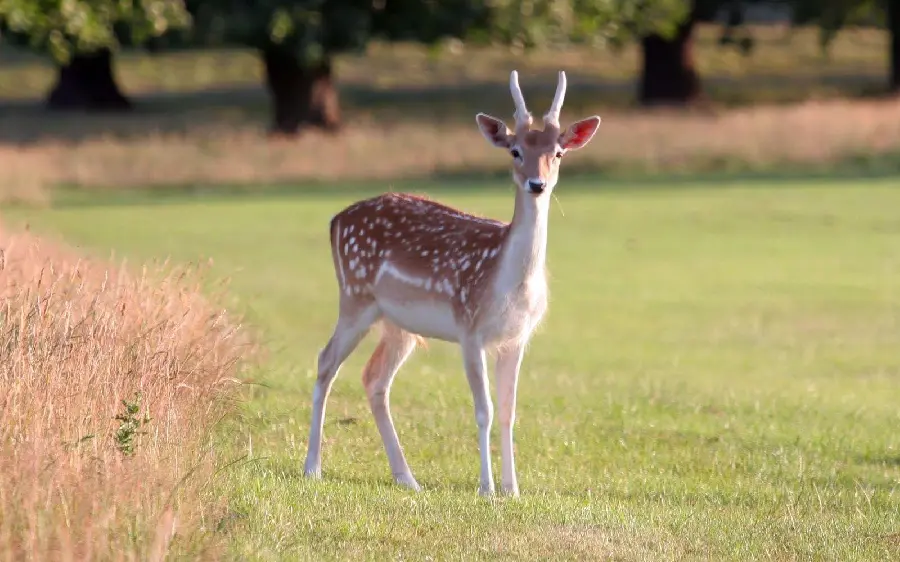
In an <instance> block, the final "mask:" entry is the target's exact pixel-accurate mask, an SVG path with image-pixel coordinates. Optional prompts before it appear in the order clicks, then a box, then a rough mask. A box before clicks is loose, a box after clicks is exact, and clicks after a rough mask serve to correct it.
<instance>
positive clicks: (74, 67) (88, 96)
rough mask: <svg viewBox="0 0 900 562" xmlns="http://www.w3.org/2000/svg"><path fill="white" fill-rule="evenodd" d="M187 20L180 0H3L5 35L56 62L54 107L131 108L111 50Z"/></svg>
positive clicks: (0, 17) (0, 18)
mask: <svg viewBox="0 0 900 562" xmlns="http://www.w3.org/2000/svg"><path fill="white" fill-rule="evenodd" d="M189 23H190V17H189V15H188V13H187V12H186V10H185V9H184V3H183V1H182V0H142V1H141V2H128V1H121V0H41V1H34V0H3V1H0V32H2V33H3V34H4V36H5V37H6V39H7V40H9V41H12V42H13V43H16V44H19V45H25V46H28V47H30V48H32V49H35V50H37V51H40V52H45V53H48V54H49V55H50V56H51V57H52V58H53V60H54V61H55V62H56V63H57V65H58V74H57V80H56V84H55V85H54V86H53V89H52V90H51V91H50V94H49V96H48V98H47V106H48V107H49V108H51V109H86V110H116V109H127V108H129V107H130V106H131V104H130V102H129V101H128V99H127V98H126V97H125V96H124V94H122V92H121V90H120V89H119V87H118V85H117V84H116V81H115V77H114V76H113V72H112V56H113V52H114V51H115V50H116V49H117V48H118V47H119V46H120V45H122V44H129V45H137V44H141V43H142V42H144V41H146V40H148V39H149V38H152V37H156V36H159V35H162V34H163V33H166V32H167V31H169V30H172V29H178V28H184V27H186V26H187V25H188V24H189Z"/></svg>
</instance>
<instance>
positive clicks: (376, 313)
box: [303, 298, 381, 478]
mask: <svg viewBox="0 0 900 562" xmlns="http://www.w3.org/2000/svg"><path fill="white" fill-rule="evenodd" d="M380 316H381V311H380V310H379V309H378V305H376V304H375V301H374V300H373V299H361V298H358V299H349V298H346V299H341V305H340V314H339V317H338V321H337V325H336V326H335V328H334V334H333V335H332V336H331V339H330V340H328V343H327V344H326V345H325V347H324V348H323V349H322V351H321V352H320V353H319V363H318V369H319V372H318V377H317V378H316V386H315V388H314V390H313V399H312V419H311V424H310V429H309V445H308V447H309V448H308V450H307V453H306V464H305V465H304V469H303V472H304V474H305V475H306V476H308V477H312V478H319V477H321V476H322V428H323V426H324V424H325V403H326V402H327V401H328V395H329V393H330V392H331V386H332V384H333V383H334V379H335V378H336V377H337V374H338V371H340V368H341V365H342V364H343V363H344V361H345V360H346V359H347V357H348V356H349V355H350V354H351V353H352V352H353V350H354V349H356V346H358V345H359V342H360V341H362V339H363V338H364V337H365V335H366V334H367V333H368V332H369V329H370V328H371V327H372V324H374V323H375V322H376V321H378V319H379V317H380Z"/></svg>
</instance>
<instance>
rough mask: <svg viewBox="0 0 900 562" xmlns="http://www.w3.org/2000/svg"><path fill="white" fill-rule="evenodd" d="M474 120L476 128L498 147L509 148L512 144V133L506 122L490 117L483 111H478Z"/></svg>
mask: <svg viewBox="0 0 900 562" xmlns="http://www.w3.org/2000/svg"><path fill="white" fill-rule="evenodd" d="M475 122H476V123H478V129H479V130H481V134H482V135H484V138H486V139H487V140H488V142H489V143H491V144H493V145H494V146H496V147H499V148H509V147H510V146H511V144H512V142H511V139H512V135H511V134H510V132H509V128H508V127H507V126H506V123H504V122H503V121H501V120H500V119H497V118H496V117H491V116H490V115H487V114H485V113H479V114H478V115H476V116H475Z"/></svg>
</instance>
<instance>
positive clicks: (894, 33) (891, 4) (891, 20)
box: [887, 0, 900, 94]
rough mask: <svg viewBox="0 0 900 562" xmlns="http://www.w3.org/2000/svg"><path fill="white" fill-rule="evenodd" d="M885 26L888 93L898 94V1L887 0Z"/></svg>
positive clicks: (899, 2)
mask: <svg viewBox="0 0 900 562" xmlns="http://www.w3.org/2000/svg"><path fill="white" fill-rule="evenodd" d="M887 25H888V29H889V30H890V31H891V46H890V61H891V62H890V64H891V81H890V91H891V92H892V93H894V94H900V0H887Z"/></svg>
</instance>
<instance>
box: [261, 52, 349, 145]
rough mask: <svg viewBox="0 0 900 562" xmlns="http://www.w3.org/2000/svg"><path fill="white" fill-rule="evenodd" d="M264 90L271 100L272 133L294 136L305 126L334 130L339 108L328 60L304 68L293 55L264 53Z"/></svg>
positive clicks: (338, 118) (335, 129) (336, 124)
mask: <svg viewBox="0 0 900 562" xmlns="http://www.w3.org/2000/svg"><path fill="white" fill-rule="evenodd" d="M263 62H264V63H265V67H266V87H267V88H268V90H269V94H270V96H271V98H272V114H273V115H272V133H273V134H282V135H289V136H293V135H296V134H297V133H298V132H300V129H301V128H302V127H304V126H308V127H317V128H320V129H324V130H326V131H337V130H338V128H339V126H340V105H339V103H338V95H337V90H336V89H335V87H334V81H333V78H332V72H331V60H330V59H325V60H324V61H322V62H321V63H318V64H316V65H313V66H303V65H302V64H301V63H300V60H299V59H298V58H297V57H296V56H295V55H294V54H292V53H290V52H288V51H285V50H283V49H278V48H274V47H272V48H268V49H265V50H263Z"/></svg>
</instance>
